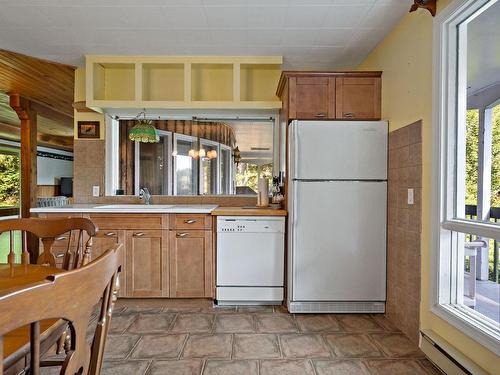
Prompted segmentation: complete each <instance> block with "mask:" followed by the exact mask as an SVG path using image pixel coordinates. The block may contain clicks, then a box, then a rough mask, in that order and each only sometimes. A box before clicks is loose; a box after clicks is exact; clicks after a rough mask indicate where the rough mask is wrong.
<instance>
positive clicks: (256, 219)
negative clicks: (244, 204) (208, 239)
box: [217, 216, 285, 233]
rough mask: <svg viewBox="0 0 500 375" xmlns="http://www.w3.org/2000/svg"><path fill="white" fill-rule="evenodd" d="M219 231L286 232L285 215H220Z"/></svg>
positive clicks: (218, 219)
mask: <svg viewBox="0 0 500 375" xmlns="http://www.w3.org/2000/svg"><path fill="white" fill-rule="evenodd" d="M217 232H218V233H284V232H285V218H284V217H278V216H277V217H269V216H268V217H261V216H253V217H252V216H219V217H218V218H217Z"/></svg>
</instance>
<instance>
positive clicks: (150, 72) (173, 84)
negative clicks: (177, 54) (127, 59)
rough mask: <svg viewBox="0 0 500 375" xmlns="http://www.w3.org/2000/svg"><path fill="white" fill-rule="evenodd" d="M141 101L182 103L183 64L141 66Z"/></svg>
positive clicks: (145, 64)
mask: <svg viewBox="0 0 500 375" xmlns="http://www.w3.org/2000/svg"><path fill="white" fill-rule="evenodd" d="M142 100H144V101H172V102H176V101H183V100H184V64H182V63H180V64H176V63H171V64H167V63H151V64H147V63H144V64H142Z"/></svg>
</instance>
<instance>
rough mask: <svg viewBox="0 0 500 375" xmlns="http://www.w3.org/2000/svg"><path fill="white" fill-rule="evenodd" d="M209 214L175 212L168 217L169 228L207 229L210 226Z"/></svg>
mask: <svg viewBox="0 0 500 375" xmlns="http://www.w3.org/2000/svg"><path fill="white" fill-rule="evenodd" d="M211 218H212V217H211V216H210V215H205V214H176V215H171V217H170V229H185V230H208V229H211V228H212V220H211Z"/></svg>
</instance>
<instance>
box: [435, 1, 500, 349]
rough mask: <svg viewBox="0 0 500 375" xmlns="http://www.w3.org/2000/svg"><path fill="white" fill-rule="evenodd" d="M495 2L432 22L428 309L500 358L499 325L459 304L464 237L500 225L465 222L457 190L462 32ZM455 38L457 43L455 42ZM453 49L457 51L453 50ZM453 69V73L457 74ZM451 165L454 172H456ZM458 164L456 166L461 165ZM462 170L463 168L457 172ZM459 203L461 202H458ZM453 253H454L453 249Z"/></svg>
mask: <svg viewBox="0 0 500 375" xmlns="http://www.w3.org/2000/svg"><path fill="white" fill-rule="evenodd" d="M494 2H496V0H455V1H453V2H452V3H450V4H449V5H448V6H447V7H446V8H445V9H444V10H443V11H442V12H440V13H439V14H438V16H437V17H436V19H435V20H434V52H433V55H434V63H433V68H434V71H433V138H432V139H433V145H432V146H433V151H432V155H433V160H432V161H433V163H432V165H433V171H432V212H431V215H432V224H431V225H432V227H431V232H432V244H431V246H432V257H431V290H430V296H431V298H430V306H429V307H430V310H431V311H432V312H433V313H434V314H436V315H437V316H439V317H440V318H442V319H444V320H445V321H447V322H448V323H450V324H451V325H453V326H454V327H456V328H458V329H459V330H460V331H462V332H463V333H465V334H466V335H468V336H469V337H471V338H472V339H474V340H476V341H477V342H479V343H480V344H482V345H483V346H485V347H486V348H488V349H490V350H492V351H493V352H495V353H496V354H497V355H500V334H499V329H498V325H497V324H495V322H493V321H492V320H490V319H488V318H486V317H484V316H482V315H481V314H479V313H477V312H475V311H474V310H471V309H468V308H466V307H464V306H463V305H461V302H462V301H461V299H462V298H463V285H462V284H461V283H459V282H457V281H458V280H460V279H459V278H460V277H461V278H462V279H463V263H464V257H463V253H461V252H463V245H462V244H461V243H463V235H461V233H470V234H475V235H478V236H481V237H485V238H497V239H500V226H499V225H498V224H494V223H488V222H479V221H470V220H467V219H463V217H465V216H464V215H463V212H462V213H461V212H460V211H461V210H464V209H465V203H464V202H458V201H457V198H456V195H457V194H456V191H457V189H459V188H460V186H459V184H463V183H464V182H463V181H465V178H464V171H463V168H464V165H465V160H461V159H463V158H464V156H463V155H465V152H464V147H465V136H464V137H463V139H462V141H460V140H461V138H460V137H458V134H459V133H460V132H462V134H465V110H466V100H467V98H466V88H467V87H466V78H465V77H466V72H467V70H466V69H467V67H466V65H465V64H463V63H462V62H463V61H464V59H463V58H464V57H466V53H467V48H466V47H467V46H466V38H464V36H466V34H465V32H466V30H465V28H459V25H463V24H464V23H465V22H470V21H471V20H472V19H473V18H474V15H475V14H477V13H478V11H479V10H480V9H484V7H488V6H491V5H492V4H493V3H494ZM459 34H460V39H459ZM457 51H458V52H457ZM457 57H458V58H457ZM457 71H458V74H457ZM455 165H457V166H459V168H457V169H455ZM460 166H461V167H460ZM461 169H462V170H461ZM462 203H463V204H462ZM453 249H457V251H453ZM450 250H451V251H450Z"/></svg>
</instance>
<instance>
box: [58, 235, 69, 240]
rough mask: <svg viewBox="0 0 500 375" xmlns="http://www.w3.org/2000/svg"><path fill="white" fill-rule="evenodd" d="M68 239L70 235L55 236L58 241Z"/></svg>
mask: <svg viewBox="0 0 500 375" xmlns="http://www.w3.org/2000/svg"><path fill="white" fill-rule="evenodd" d="M67 239H68V237H66V236H61V237H56V238H55V240H56V241H64V240H67Z"/></svg>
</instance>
